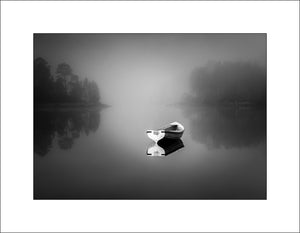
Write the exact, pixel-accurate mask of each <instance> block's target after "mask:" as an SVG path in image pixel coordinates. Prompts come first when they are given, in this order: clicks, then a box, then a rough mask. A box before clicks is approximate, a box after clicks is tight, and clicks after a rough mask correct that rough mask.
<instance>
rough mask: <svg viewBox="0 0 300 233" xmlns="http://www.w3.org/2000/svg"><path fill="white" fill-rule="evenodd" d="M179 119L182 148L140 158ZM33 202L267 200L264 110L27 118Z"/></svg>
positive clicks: (123, 110)
mask: <svg viewBox="0 0 300 233" xmlns="http://www.w3.org/2000/svg"><path fill="white" fill-rule="evenodd" d="M173 121H178V122H180V123H181V124H183V125H184V127H185V132H184V134H183V137H182V143H183V147H182V146H181V148H179V149H178V150H176V151H175V152H173V153H170V154H168V155H167V156H161V157H151V156H148V155H147V154H146V152H147V149H148V148H149V147H151V146H152V145H153V143H152V142H151V140H150V139H149V138H148V137H147V136H146V130H147V129H156V128H160V127H162V126H164V125H166V124H167V123H170V122H173ZM34 125H35V127H34V198H35V199H266V112H265V109H257V108H232V107H231V108H229V107H228V108H225V107H218V108H217V107H192V106H187V105H177V106H175V105H160V104H152V105H148V106H134V105H132V106H131V105H129V106H126V104H124V105H123V106H122V105H120V106H111V107H108V108H104V109H101V110H95V109H90V110H88V109H85V110H67V109H64V110H58V111H45V110H43V111H39V110H38V109H36V110H35V114H34Z"/></svg>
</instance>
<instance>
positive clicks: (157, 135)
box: [146, 130, 165, 142]
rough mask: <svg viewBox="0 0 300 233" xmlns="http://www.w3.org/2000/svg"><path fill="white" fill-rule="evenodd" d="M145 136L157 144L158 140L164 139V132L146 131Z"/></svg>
mask: <svg viewBox="0 0 300 233" xmlns="http://www.w3.org/2000/svg"><path fill="white" fill-rule="evenodd" d="M146 134H147V136H148V137H149V138H150V139H151V140H153V141H154V142H158V141H159V140H160V139H162V138H164V136H165V131H164V130H147V131H146Z"/></svg>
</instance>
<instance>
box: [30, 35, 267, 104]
mask: <svg viewBox="0 0 300 233" xmlns="http://www.w3.org/2000/svg"><path fill="white" fill-rule="evenodd" d="M37 57H43V58H44V59H46V61H47V62H48V63H49V64H50V66H51V70H52V73H53V74H54V73H55V69H56V66H57V65H58V64H59V63H62V62H66V63H68V64H69V65H70V66H71V67H72V70H73V73H74V74H77V75H79V76H80V77H81V78H85V77H87V78H88V79H90V80H94V81H95V82H96V83H97V84H98V86H99V89H100V94H101V102H103V103H105V104H109V105H123V104H124V103H126V104H132V105H135V106H136V105H147V104H173V103H176V102H178V101H180V99H181V98H182V96H183V95H185V94H186V93H189V91H190V85H191V81H190V80H191V74H192V72H193V71H194V70H195V69H198V68H199V67H203V66H205V65H206V64H207V63H209V62H226V61H230V62H238V61H242V62H250V63H255V64H257V65H259V66H262V67H264V68H265V67H266V34H35V35H34V58H37Z"/></svg>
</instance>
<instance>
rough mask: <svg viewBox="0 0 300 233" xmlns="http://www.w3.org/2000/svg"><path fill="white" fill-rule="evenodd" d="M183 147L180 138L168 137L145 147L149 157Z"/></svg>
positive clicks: (169, 152)
mask: <svg viewBox="0 0 300 233" xmlns="http://www.w3.org/2000/svg"><path fill="white" fill-rule="evenodd" d="M182 147H184V144H183V142H182V140H181V139H168V138H164V139H162V140H160V141H158V143H152V144H151V145H150V146H149V147H148V149H147V155H148V156H150V157H152V156H153V157H155V156H157V157H162V156H167V155H169V154H171V153H173V152H175V151H177V150H179V149H181V148H182Z"/></svg>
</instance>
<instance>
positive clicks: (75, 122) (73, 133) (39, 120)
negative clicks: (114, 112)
mask: <svg viewBox="0 0 300 233" xmlns="http://www.w3.org/2000/svg"><path fill="white" fill-rule="evenodd" d="M99 124H100V113H99V110H78V111H35V113H34V151H35V152H36V153H37V154H39V155H46V154H47V153H48V152H49V150H50V149H51V147H52V142H53V139H54V138H57V142H58V145H59V147H60V148H61V149H70V148H71V147H72V146H73V144H74V140H75V139H76V138H79V137H80V135H82V134H85V135H89V133H90V132H95V131H96V130H97V129H98V127H99Z"/></svg>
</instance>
